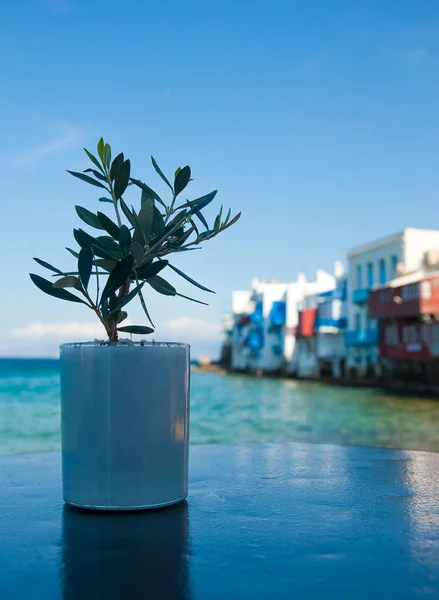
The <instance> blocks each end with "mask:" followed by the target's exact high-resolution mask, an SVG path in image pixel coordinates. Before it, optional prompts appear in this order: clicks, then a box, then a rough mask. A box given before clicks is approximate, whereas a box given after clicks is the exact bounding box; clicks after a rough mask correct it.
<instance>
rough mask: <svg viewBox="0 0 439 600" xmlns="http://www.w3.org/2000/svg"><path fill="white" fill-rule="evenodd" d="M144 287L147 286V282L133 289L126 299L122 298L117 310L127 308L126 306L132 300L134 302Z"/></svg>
mask: <svg viewBox="0 0 439 600" xmlns="http://www.w3.org/2000/svg"><path fill="white" fill-rule="evenodd" d="M144 285H145V282H142V283H141V284H140V285H138V286H136V287H135V288H134V289H132V290H131V292H130V293H129V294H127V295H126V296H125V297H124V298H122V299H121V300H120V301H119V303H118V305H117V307H116V309H115V310H119V309H121V308H122V306H125V305H126V304H128V303H129V302H131V300H133V299H134V298H135V297H136V296H137V294H139V293H140V291H141V289H142V287H143V286H144Z"/></svg>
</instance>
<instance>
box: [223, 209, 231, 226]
mask: <svg viewBox="0 0 439 600" xmlns="http://www.w3.org/2000/svg"><path fill="white" fill-rule="evenodd" d="M231 213H232V209H231V208H229V212H228V213H227V216H226V220H225V221H224V223H223V225H227V223H228V222H229V219H230V215H231Z"/></svg>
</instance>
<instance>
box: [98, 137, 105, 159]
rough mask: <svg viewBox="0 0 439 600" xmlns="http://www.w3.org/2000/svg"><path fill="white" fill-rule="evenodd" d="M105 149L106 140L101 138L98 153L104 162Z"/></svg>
mask: <svg viewBox="0 0 439 600" xmlns="http://www.w3.org/2000/svg"><path fill="white" fill-rule="evenodd" d="M104 150H105V142H104V139H103V138H101V139H100V140H99V142H98V154H99V158H100V159H101V161H102V162H104Z"/></svg>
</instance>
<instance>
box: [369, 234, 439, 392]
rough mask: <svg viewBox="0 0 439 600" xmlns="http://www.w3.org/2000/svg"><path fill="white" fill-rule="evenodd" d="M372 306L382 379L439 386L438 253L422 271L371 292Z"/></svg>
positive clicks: (425, 262) (428, 255)
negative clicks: (376, 328) (376, 325)
mask: <svg viewBox="0 0 439 600" xmlns="http://www.w3.org/2000/svg"><path fill="white" fill-rule="evenodd" d="M438 248H439V243H438ZM368 305H369V314H370V317H371V318H373V319H375V320H376V321H377V323H378V329H379V332H380V335H379V340H380V342H379V356H380V365H381V369H382V377H383V378H384V379H397V380H398V381H402V382H404V381H405V382H419V383H424V384H433V385H436V386H437V385H438V384H439V251H437V250H436V251H435V250H430V251H428V252H426V253H425V255H424V257H423V260H422V263H421V265H420V266H419V268H418V269H416V270H414V271H412V272H406V273H405V274H399V275H397V276H396V277H395V278H394V279H392V280H391V281H390V282H388V283H387V284H385V285H382V286H379V287H378V288H377V289H375V290H373V291H371V293H370V297H369V302H368Z"/></svg>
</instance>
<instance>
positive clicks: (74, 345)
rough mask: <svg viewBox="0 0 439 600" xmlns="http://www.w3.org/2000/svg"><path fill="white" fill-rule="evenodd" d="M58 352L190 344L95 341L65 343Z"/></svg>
mask: <svg viewBox="0 0 439 600" xmlns="http://www.w3.org/2000/svg"><path fill="white" fill-rule="evenodd" d="M59 347H60V350H63V349H65V348H101V347H102V348H105V347H106V348H133V347H134V348H188V349H190V344H185V343H183V342H156V341H152V342H145V341H135V342H134V341H131V340H126V341H119V342H110V341H108V340H95V341H93V342H67V343H65V344H60V346H59Z"/></svg>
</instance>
